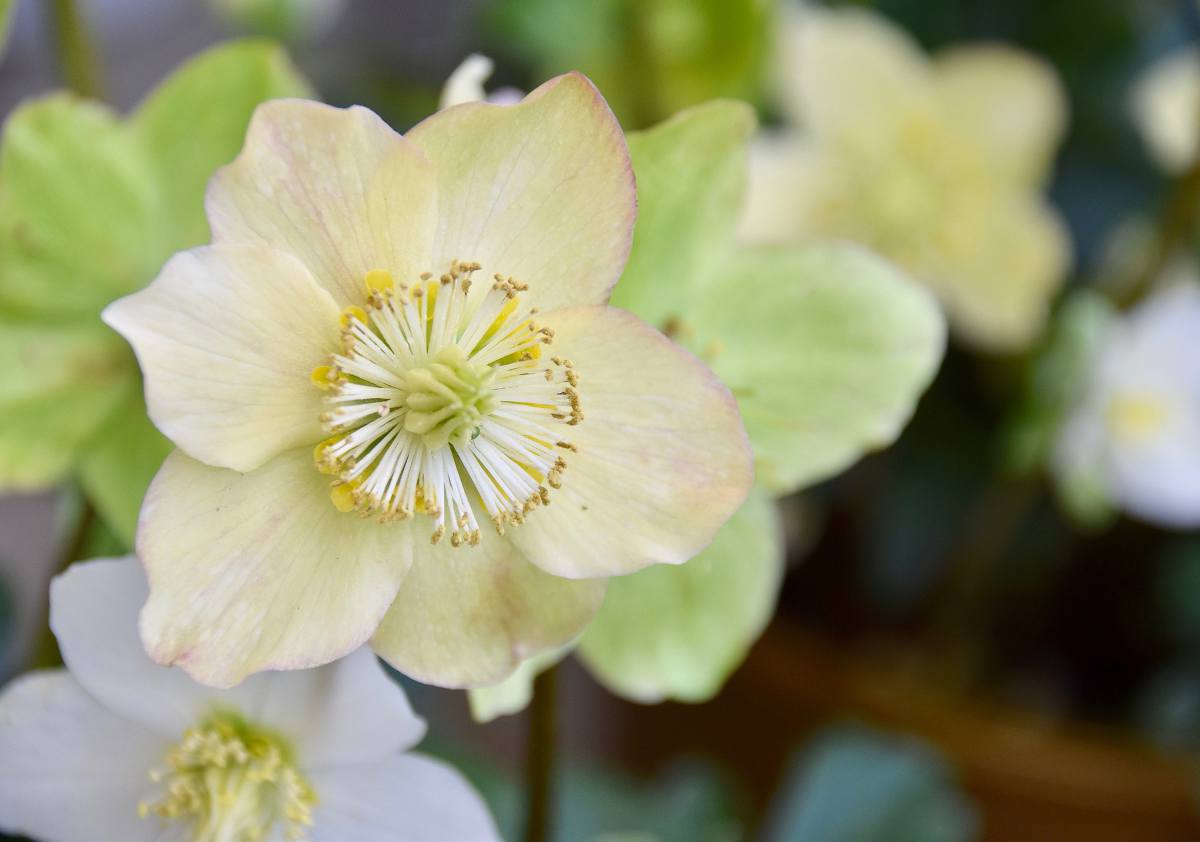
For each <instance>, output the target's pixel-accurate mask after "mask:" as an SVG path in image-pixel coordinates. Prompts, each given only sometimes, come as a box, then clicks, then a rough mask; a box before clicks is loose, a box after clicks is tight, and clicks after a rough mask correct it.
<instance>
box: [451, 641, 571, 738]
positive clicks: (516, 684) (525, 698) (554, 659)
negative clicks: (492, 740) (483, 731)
mask: <svg viewBox="0 0 1200 842" xmlns="http://www.w3.org/2000/svg"><path fill="white" fill-rule="evenodd" d="M574 648H575V646H574V644H571V645H570V646H563V647H561V648H559V649H550V650H548V651H546V652H542V653H541V654H539V655H534V656H533V657H532V658H526V659H525V660H524V661H521V664H520V666H518V667H517V669H516V670H515V671H514V672H513V674H512V675H510V676H509V677H508V678H506V679H504V680H503V681H501V682H500V683H499V684H493V685H492V686H491V687H475V688H473V689H470V690H468V691H467V701H469V702H470V704H471V718H472V719H474V720H475V721H476V722H491V721H492V720H493V719H498V718H499V717H501V716H509V715H510V714H514V713H520V712H521V711H523V710H525V708H526V707H528V706H529V701H530V700H531V699H532V698H533V680H534V679H535V678H537V677H538V676H539V675H540V674H541V673H543V672H545V671H546V670H548V669H550V667H552V666H554V665H555V664H557V663H558V662H559V661H561V660H562V659H563V658H565V657H566V656H567V655H569V654H570V652H571V650H572V649H574Z"/></svg>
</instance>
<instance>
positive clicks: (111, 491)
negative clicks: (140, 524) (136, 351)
mask: <svg viewBox="0 0 1200 842" xmlns="http://www.w3.org/2000/svg"><path fill="white" fill-rule="evenodd" d="M171 449H172V445H171V442H170V441H168V440H167V438H166V437H165V436H163V435H162V433H160V432H159V431H158V430H157V429H156V428H155V426H154V425H153V424H152V423H150V419H149V418H148V417H147V416H146V404H145V402H144V401H143V399H142V384H141V381H140V380H138V381H136V382H135V383H133V384H132V386H131V387H130V388H129V389H128V391H127V392H126V395H125V399H124V401H123V402H122V403H121V405H120V406H119V407H118V408H117V410H116V412H114V413H113V414H112V416H111V417H110V418H109V421H108V423H107V424H105V426H104V427H103V428H102V429H101V430H100V431H99V432H97V434H96V436H95V437H94V438H93V439H92V440H91V441H90V442H88V444H87V446H86V448H85V449H84V452H83V455H82V458H81V459H80V462H79V480H80V483H81V484H82V486H83V491H84V493H85V494H86V495H87V496H88V499H89V500H91V501H92V505H93V506H95V507H96V511H97V512H99V513H100V516H101V517H102V518H103V519H104V522H105V524H106V525H107V526H108V528H109V529H111V530H112V531H113V534H114V535H115V536H116V537H117V538H118V539H119V540H120V541H121V542H122V543H124V545H125V546H126V547H127V548H129V547H132V546H133V537H134V532H135V531H136V529H137V519H138V511H139V510H140V509H141V506H142V498H143V497H145V496H146V488H147V487H149V485H150V480H152V479H154V475H155V474H156V473H157V472H158V469H159V467H160V466H161V465H162V462H163V460H164V459H166V458H167V454H168V453H170V452H171Z"/></svg>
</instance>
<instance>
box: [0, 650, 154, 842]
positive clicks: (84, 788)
mask: <svg viewBox="0 0 1200 842" xmlns="http://www.w3.org/2000/svg"><path fill="white" fill-rule="evenodd" d="M167 747H168V743H167V742H165V741H163V740H162V739H161V738H160V737H158V736H157V735H155V734H153V733H152V732H150V731H145V730H142V729H141V728H139V727H137V726H136V725H134V724H133V723H132V722H130V721H129V720H126V719H122V718H121V717H119V716H116V715H114V714H112V713H110V712H109V711H107V710H105V709H104V708H103V707H101V706H100V705H99V704H97V703H96V701H95V700H94V699H92V697H91V696H89V695H88V694H87V693H86V692H85V691H84V690H83V688H82V687H80V686H79V684H78V683H77V682H76V681H75V679H74V678H72V677H71V676H70V675H69V674H68V673H67V672H66V671H65V670H55V671H53V672H38V673H32V674H30V675H26V676H24V677H22V678H19V679H17V680H16V681H14V682H13V683H12V684H10V685H9V686H8V688H7V689H6V690H5V691H4V694H3V695H2V696H0V757H3V758H4V762H3V763H0V829H3V830H4V831H7V832H10V833H20V834H25V835H28V836H32V837H34V838H36V839H39V840H42V842H96V840H101V839H103V840H109V839H112V840H117V839H119V840H121V842H155V840H158V839H160V838H161V836H160V834H161V828H160V826H159V825H158V823H157V822H155V821H153V820H143V819H141V818H139V817H138V803H139V802H140V801H142V800H143V799H144V798H146V797H149V796H151V795H152V794H153V789H154V787H153V784H152V783H151V782H150V777H149V775H150V770H151V769H153V768H155V767H156V766H158V765H159V764H160V763H161V762H162V759H163V755H164V754H165V753H166V750H167Z"/></svg>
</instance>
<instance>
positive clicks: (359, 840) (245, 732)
mask: <svg viewBox="0 0 1200 842" xmlns="http://www.w3.org/2000/svg"><path fill="white" fill-rule="evenodd" d="M145 598H146V585H145V579H144V577H143V575H142V571H141V569H140V567H139V565H138V564H137V562H136V560H134V559H132V558H125V559H106V560H98V561H92V562H86V563H83V564H76V565H74V566H73V567H71V569H69V570H68V571H67V572H66V573H64V574H62V575H61V576H59V577H58V578H57V579H55V581H54V584H53V585H52V587H51V625H52V626H53V629H54V633H55V634H56V635H57V637H58V642H59V645H60V647H61V648H62V653H63V659H64V661H65V662H66V665H67V669H66V670H54V671H50V672H38V673H33V674H31V675H28V676H25V677H23V678H20V679H18V680H17V681H15V682H13V683H12V684H11V685H10V686H9V687H8V688H7V689H6V690H5V692H4V694H3V695H2V696H0V757H3V759H4V760H3V764H0V828H4V829H6V830H8V831H10V832H17V833H23V834H26V835H29V836H32V837H34V838H36V839H38V840H41V842H168V840H169V841H170V842H266V840H272V842H279V840H283V839H303V840H309V842H396V841H397V840H411V842H431V840H446V842H451V841H452V842H466V840H491V839H497V838H498V836H497V833H496V830H495V827H494V825H493V823H492V820H491V817H490V816H489V815H488V812H487V809H486V808H485V806H484V805H483V802H482V801H481V800H480V798H479V796H478V795H477V794H476V793H475V792H474V791H473V790H472V789H471V787H470V785H469V784H468V783H467V782H466V781H465V780H464V779H463V778H462V777H461V776H459V774H458V773H457V772H455V771H454V770H453V769H451V768H449V767H447V766H446V765H444V764H443V763H441V762H439V761H436V760H432V759H430V758H427V757H422V756H420V755H416V754H403V753H401V752H403V751H404V750H405V749H408V748H410V747H411V746H412V745H414V744H415V743H416V742H418V741H419V740H420V739H421V737H422V735H423V734H424V732H425V723H424V721H423V720H421V719H420V718H419V717H417V716H416V715H414V714H413V712H412V709H411V708H410V707H409V705H408V702H407V700H406V699H405V697H404V694H403V692H402V691H401V690H400V688H399V687H397V686H395V684H393V683H392V682H391V681H390V680H389V679H388V678H387V676H386V675H385V674H384V672H383V670H382V668H381V667H380V666H379V664H378V663H377V662H376V660H375V658H374V656H373V655H372V654H371V653H370V651H368V650H365V649H363V650H359V651H357V652H355V653H353V654H351V655H349V656H348V657H346V658H344V659H343V660H341V661H339V662H337V663H336V664H333V665H330V666H327V667H322V668H320V669H315V670H309V671H307V672H290V673H272V674H265V675H260V676H255V677H254V678H251V679H250V680H248V681H246V682H245V683H244V684H242V685H241V686H240V687H238V688H236V689H234V690H229V691H217V690H212V689H210V688H207V687H203V686H201V685H199V684H196V683H195V682H193V681H192V680H191V679H190V678H188V677H187V676H186V675H185V674H184V673H183V672H182V671H180V670H178V669H169V668H166V667H160V666H157V665H156V664H154V663H153V662H152V661H150V659H149V658H148V657H147V656H146V654H145V652H144V651H143V650H142V647H141V643H140V642H139V640H138V634H137V620H136V618H137V611H138V608H139V606H140V605H141V604H142V602H143V601H144V600H145Z"/></svg>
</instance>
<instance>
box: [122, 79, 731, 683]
mask: <svg viewBox="0 0 1200 842" xmlns="http://www.w3.org/2000/svg"><path fill="white" fill-rule="evenodd" d="M208 213H209V221H210V223H211V225H212V228H213V236H214V245H212V246H211V247H207V248H199V249H195V250H192V251H188V252H184V253H182V254H180V255H177V256H176V257H175V258H173V259H172V260H171V261H170V262H169V263H168V264H167V265H166V267H165V268H164V270H163V272H162V274H161V275H160V276H159V277H158V279H157V280H156V281H155V282H154V283H153V284H151V285H150V287H148V288H147V289H146V290H145V291H143V292H140V293H137V294H134V295H132V296H129V297H127V298H125V299H122V300H121V301H119V302H116V303H115V304H113V305H111V306H110V307H109V308H108V309H107V310H106V311H105V319H106V320H107V321H108V323H109V324H111V325H113V326H114V327H116V328H117V329H118V330H119V331H120V332H121V333H122V334H123V335H124V336H125V337H126V338H127V339H128V340H129V341H130V343H131V344H132V345H133V347H134V350H135V352H136V354H137V357H138V360H139V362H140V363H141V366H142V370H143V373H144V375H145V378H146V394H147V402H148V405H149V409H150V415H151V417H152V418H153V419H154V422H155V423H156V424H157V425H158V427H159V429H161V430H162V431H163V432H164V433H165V434H166V435H167V436H168V437H169V438H171V440H172V441H173V442H174V443H175V444H176V445H177V446H178V447H179V450H177V451H176V452H175V453H173V454H172V455H171V456H170V457H168V459H167V461H166V462H165V464H164V466H163V468H162V470H161V471H160V472H159V474H158V476H157V477H156V478H155V480H154V483H153V484H152V486H151V488H150V491H149V492H148V494H147V499H146V503H145V506H144V508H143V511H142V518H141V521H140V524H139V530H138V540H137V545H138V551H139V555H140V556H141V558H142V560H143V562H144V563H145V565H146V567H147V570H148V571H149V576H150V590H151V596H150V600H149V602H148V604H147V606H146V608H145V611H144V612H143V614H142V632H143V635H144V638H145V640H146V643H147V647H148V650H149V651H150V654H151V656H152V657H153V658H154V659H155V660H157V661H159V662H160V663H165V664H179V665H180V666H182V667H183V668H184V669H186V670H187V671H188V672H190V673H191V674H192V675H193V676H195V677H197V678H199V679H200V680H202V681H205V682H209V683H214V684H231V683H235V682H237V681H239V680H240V679H241V678H242V677H244V676H245V675H247V674H249V673H251V672H254V671H257V670H261V669H267V668H279V669H294V668H302V667H309V666H313V665H316V664H320V663H325V662H328V661H330V660H333V659H334V658H337V657H340V656H341V655H344V654H345V653H346V652H349V651H352V650H353V649H355V648H357V647H358V646H359V645H361V644H362V643H363V642H365V641H366V640H367V639H368V638H371V640H372V645H373V646H374V648H375V650H376V651H377V652H378V653H379V654H380V655H382V656H383V657H384V658H386V659H387V660H388V661H389V662H390V663H392V664H393V665H394V666H395V667H396V668H397V669H400V670H402V671H403V672H405V673H407V674H409V675H411V676H413V677H415V678H418V679H420V680H422V681H427V682H430V683H435V684H442V685H450V686H464V685H467V686H469V685H474V684H486V683H494V682H496V681H498V680H499V679H501V678H503V677H504V676H506V675H507V674H508V673H509V672H510V671H511V670H512V669H513V668H515V666H516V664H517V663H518V662H519V661H520V660H521V659H523V658H526V657H529V656H531V655H534V654H536V653H537V652H539V651H542V650H545V649H549V648H553V647H556V646H560V645H562V644H563V643H564V642H566V641H567V640H570V639H571V638H572V637H574V636H575V635H577V634H578V633H579V632H580V630H581V629H582V628H583V626H584V625H585V624H586V623H587V621H588V620H590V619H591V616H592V614H593V613H594V612H595V610H596V608H597V607H598V606H599V604H600V601H601V599H602V597H603V593H604V581H603V577H605V576H610V575H614V574H620V573H627V572H630V571H633V570H638V569H641V568H642V567H646V566H647V565H651V564H655V563H667V564H678V563H681V562H683V561H686V560H687V559H688V558H689V557H691V556H692V555H694V554H695V553H696V552H697V551H699V550H700V549H701V548H702V547H704V546H705V545H707V544H708V543H709V541H711V540H712V536H713V534H714V533H715V532H716V530H717V529H718V528H719V527H720V526H721V524H723V523H724V522H725V520H726V519H728V517H729V515H730V514H731V513H732V512H733V511H735V510H736V509H737V507H738V506H739V505H740V504H741V502H742V501H743V499H744V498H745V496H746V493H747V491H748V489H749V487H750V484H751V479H752V472H751V460H750V453H749V448H748V445H747V442H746V434H745V431H744V429H743V427H742V423H741V420H740V418H739V417H738V413H737V406H736V404H735V402H734V400H733V398H732V396H731V395H730V394H729V391H728V389H726V388H725V387H724V386H723V385H721V384H720V383H719V382H718V381H717V379H716V378H715V377H714V376H713V375H712V373H711V372H710V371H709V370H708V369H707V368H705V367H704V366H703V365H702V364H701V363H700V362H699V361H697V360H696V359H695V358H694V357H692V356H691V355H690V354H688V353H686V352H685V351H683V350H682V349H680V348H679V347H677V346H676V345H674V344H673V343H671V342H669V341H668V340H667V339H665V338H664V337H663V336H662V335H661V334H659V333H658V332H657V331H655V330H654V329H653V328H651V327H650V326H648V325H646V324H644V323H642V322H641V321H639V320H638V319H636V318H635V317H633V316H631V315H630V314H628V313H626V312H624V311H622V310H617V309H615V308H612V307H608V306H607V305H606V302H607V300H608V297H609V292H610V290H611V288H612V286H613V284H614V283H615V282H616V280H617V278H618V277H619V276H620V274H621V270H622V268H623V267H624V265H625V261H626V258H627V256H628V254H629V248H630V243H631V239H632V236H633V223H634V217H635V196H634V181H633V173H632V170H631V168H630V163H629V156H628V149H627V147H626V144H625V138H624V136H623V135H622V133H621V130H620V127H619V126H618V125H617V123H616V121H615V120H614V119H613V117H612V114H611V112H609V110H608V108H607V106H606V105H605V104H604V100H603V99H602V98H601V96H600V94H599V93H598V92H597V91H596V89H595V88H594V87H593V86H592V85H591V83H590V82H588V81H587V80H586V79H585V78H583V77H582V76H579V75H578V74H569V75H567V76H563V77H559V78H557V79H554V80H552V81H550V82H548V83H546V84H545V85H543V86H542V87H541V88H539V89H538V90H536V91H534V92H533V93H531V94H530V95H529V96H527V97H526V98H525V99H524V100H523V101H522V102H520V103H519V104H517V105H512V106H496V105H491V104H484V103H468V104H464V105H459V106H456V107H454V108H451V109H448V110H446V111H443V112H440V113H439V114H437V115H435V116H433V117H431V118H429V119H428V120H426V121H425V122H423V123H421V124H420V125H419V126H417V127H416V128H414V129H413V130H412V131H411V132H410V133H409V134H408V135H407V136H405V137H401V136H400V135H398V134H396V133H395V132H393V131H392V130H391V129H390V128H388V127H387V125H386V124H384V123H383V122H382V121H381V120H380V119H379V118H378V117H376V116H375V115H374V114H372V113H371V112H370V111H367V110H366V109H363V108H351V109H348V110H343V109H337V108H331V107H328V106H324V105H319V104H316V103H311V102H301V101H294V102H274V103H268V104H266V105H264V106H262V107H261V108H260V109H259V110H258V112H257V114H256V115H255V117H254V120H253V121H252V123H251V127H250V131H249V134H248V136H247V139H246V145H245V148H244V150H243V151H242V153H241V155H240V156H239V157H238V158H237V160H236V161H234V163H232V164H231V165H229V166H228V167H226V168H224V169H222V170H221V171H220V172H219V173H218V175H217V176H216V177H215V178H214V179H213V181H212V184H211V186H210V188H209V193H208ZM372 635H373V637H372Z"/></svg>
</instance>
